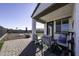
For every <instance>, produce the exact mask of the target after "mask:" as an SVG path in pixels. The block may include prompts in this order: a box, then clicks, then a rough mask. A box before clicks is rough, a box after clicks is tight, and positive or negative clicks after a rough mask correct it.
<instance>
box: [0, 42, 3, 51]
mask: <svg viewBox="0 0 79 59" xmlns="http://www.w3.org/2000/svg"><path fill="white" fill-rule="evenodd" d="M3 44H4V41H0V50H1V48H2V46H3Z"/></svg>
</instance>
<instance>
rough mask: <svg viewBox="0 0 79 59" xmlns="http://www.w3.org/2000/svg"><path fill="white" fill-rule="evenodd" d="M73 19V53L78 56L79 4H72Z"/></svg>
mask: <svg viewBox="0 0 79 59" xmlns="http://www.w3.org/2000/svg"><path fill="white" fill-rule="evenodd" d="M73 20H74V32H75V40H74V41H75V55H76V56H79V4H74V9H73Z"/></svg>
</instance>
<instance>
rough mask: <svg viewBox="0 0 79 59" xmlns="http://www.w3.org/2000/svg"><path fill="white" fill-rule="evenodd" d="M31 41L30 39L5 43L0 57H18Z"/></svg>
mask: <svg viewBox="0 0 79 59" xmlns="http://www.w3.org/2000/svg"><path fill="white" fill-rule="evenodd" d="M31 41H32V39H31V38H28V39H17V40H8V41H5V42H4V44H3V47H2V49H1V51H0V56H18V55H19V54H20V53H21V52H22V51H23V50H24V49H25V47H26V46H28V44H29V43H30V42H31Z"/></svg>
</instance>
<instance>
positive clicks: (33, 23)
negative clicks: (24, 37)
mask: <svg viewBox="0 0 79 59" xmlns="http://www.w3.org/2000/svg"><path fill="white" fill-rule="evenodd" d="M34 34H36V20H35V19H32V40H33V41H34Z"/></svg>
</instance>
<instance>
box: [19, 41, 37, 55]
mask: <svg viewBox="0 0 79 59" xmlns="http://www.w3.org/2000/svg"><path fill="white" fill-rule="evenodd" d="M36 48H37V47H36V46H35V44H34V42H33V41H32V42H30V43H29V45H28V46H27V47H26V48H25V49H24V50H23V51H22V53H21V54H20V55H19V56H35V53H36Z"/></svg>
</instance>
